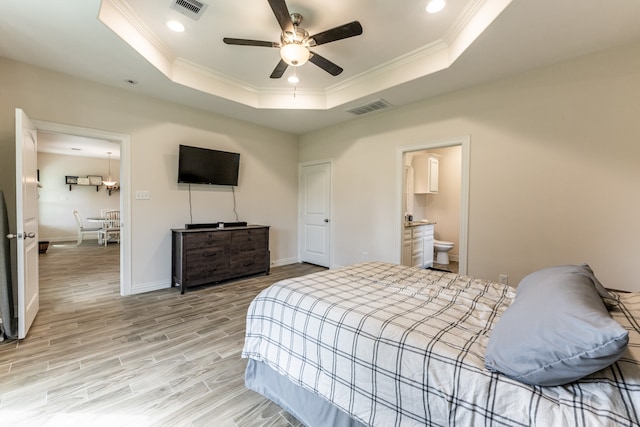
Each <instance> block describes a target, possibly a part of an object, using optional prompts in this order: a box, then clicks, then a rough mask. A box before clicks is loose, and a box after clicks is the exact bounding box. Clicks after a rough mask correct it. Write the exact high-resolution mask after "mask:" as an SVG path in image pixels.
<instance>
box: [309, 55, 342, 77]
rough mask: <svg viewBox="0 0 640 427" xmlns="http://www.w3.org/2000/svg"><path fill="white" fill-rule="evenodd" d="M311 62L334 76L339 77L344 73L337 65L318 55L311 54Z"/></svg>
mask: <svg viewBox="0 0 640 427" xmlns="http://www.w3.org/2000/svg"><path fill="white" fill-rule="evenodd" d="M309 62H312V63H314V64H315V65H317V66H318V67H320V68H322V69H323V70H325V71H326V72H327V73H329V74H331V75H332V76H337V75H338V74H340V73H341V72H342V71H343V70H342V68H340V67H338V66H337V65H336V64H334V63H333V62H331V61H329V60H328V59H327V58H325V57H323V56H320V55H318V54H317V53H313V52H311V57H310V58H309Z"/></svg>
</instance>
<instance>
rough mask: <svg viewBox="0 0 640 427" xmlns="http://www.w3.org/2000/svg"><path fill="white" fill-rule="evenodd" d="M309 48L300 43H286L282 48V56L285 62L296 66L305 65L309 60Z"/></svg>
mask: <svg viewBox="0 0 640 427" xmlns="http://www.w3.org/2000/svg"><path fill="white" fill-rule="evenodd" d="M309 56H311V53H310V52H309V49H307V48H306V47H304V46H302V45H301V44H299V43H290V44H285V45H284V46H282V47H281V48H280V57H281V58H282V60H283V61H284V62H286V63H287V64H289V65H292V66H294V67H299V66H301V65H304V64H306V63H307V61H308V60H309Z"/></svg>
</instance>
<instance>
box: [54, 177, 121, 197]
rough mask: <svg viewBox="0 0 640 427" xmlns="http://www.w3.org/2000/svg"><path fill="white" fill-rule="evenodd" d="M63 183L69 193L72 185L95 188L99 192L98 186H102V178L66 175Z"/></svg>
mask: <svg viewBox="0 0 640 427" xmlns="http://www.w3.org/2000/svg"><path fill="white" fill-rule="evenodd" d="M64 181H65V183H66V184H68V185H69V191H71V189H72V188H73V186H74V185H78V186H81V187H96V191H100V186H101V185H102V176H100V175H88V176H73V175H67V176H65V177H64ZM109 194H111V193H109Z"/></svg>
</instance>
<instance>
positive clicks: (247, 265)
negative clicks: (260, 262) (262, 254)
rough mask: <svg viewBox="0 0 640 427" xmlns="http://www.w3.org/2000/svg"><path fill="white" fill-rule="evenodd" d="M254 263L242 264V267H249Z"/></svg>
mask: <svg viewBox="0 0 640 427" xmlns="http://www.w3.org/2000/svg"><path fill="white" fill-rule="evenodd" d="M254 264H255V262H245V263H244V264H242V266H243V267H249V266H250V265H254Z"/></svg>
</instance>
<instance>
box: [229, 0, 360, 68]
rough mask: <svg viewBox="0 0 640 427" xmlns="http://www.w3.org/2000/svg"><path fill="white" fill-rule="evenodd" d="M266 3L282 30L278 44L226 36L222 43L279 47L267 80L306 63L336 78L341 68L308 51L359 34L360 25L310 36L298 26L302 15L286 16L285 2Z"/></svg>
mask: <svg viewBox="0 0 640 427" xmlns="http://www.w3.org/2000/svg"><path fill="white" fill-rule="evenodd" d="M268 2H269V6H271V10H272V11H273V14H274V15H275V17H276V20H277V21H278V24H279V25H280V28H281V29H282V33H281V35H280V43H276V42H268V41H260V40H247V39H235V38H228V37H225V38H223V39H222V41H223V42H224V43H226V44H230V45H238V46H257V47H271V48H279V49H280V61H279V62H278V64H277V65H276V67H275V68H274V70H273V72H272V73H271V76H270V77H271V78H272V79H279V78H280V77H282V75H283V74H284V72H285V71H286V70H287V67H288V66H290V65H291V66H293V67H299V66H301V65H304V64H306V63H307V62H311V63H312V64H314V65H316V66H317V67H319V68H321V69H323V70H324V71H326V72H327V73H329V74H331V75H332V76H337V75H338V74H340V73H342V71H343V69H342V68H341V67H339V66H338V65H336V64H334V63H333V62H331V61H329V60H328V59H326V58H325V57H323V56H321V55H318V54H317V53H315V52H312V51H311V50H310V48H312V47H315V46H319V45H321V44H325V43H330V42H333V41H337V40H342V39H346V38H349V37H354V36H359V35H360V34H362V25H360V23H359V22H358V21H353V22H349V23H347V24H344V25H340V26H338V27H335V28H332V29H329V30H326V31H323V32H321V33H318V34H315V35H313V36H310V35H309V33H308V32H307V31H306V30H305V29H304V28H301V27H300V23H301V22H302V15H300V14H299V13H293V14H291V13H289V9H288V8H287V4H286V3H285V0H268Z"/></svg>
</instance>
